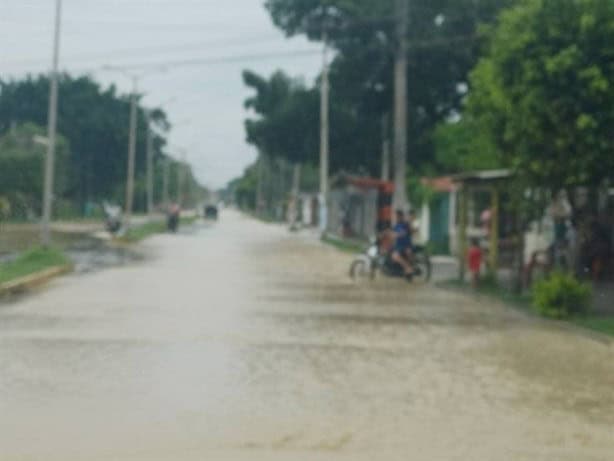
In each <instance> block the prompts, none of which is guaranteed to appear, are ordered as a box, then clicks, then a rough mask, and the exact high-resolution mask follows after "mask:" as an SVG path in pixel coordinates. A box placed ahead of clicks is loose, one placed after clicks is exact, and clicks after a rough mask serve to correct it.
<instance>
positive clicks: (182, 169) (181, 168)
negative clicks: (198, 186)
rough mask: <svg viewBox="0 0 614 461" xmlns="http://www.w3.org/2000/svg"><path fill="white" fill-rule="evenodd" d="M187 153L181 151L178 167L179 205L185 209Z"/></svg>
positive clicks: (183, 150)
mask: <svg viewBox="0 0 614 461" xmlns="http://www.w3.org/2000/svg"><path fill="white" fill-rule="evenodd" d="M186 155H187V154H186V151H185V149H182V150H181V161H180V162H179V163H178V165H177V204H178V205H179V206H180V207H183V199H184V190H183V188H184V182H185V179H186V176H187V164H186V161H187V160H186Z"/></svg>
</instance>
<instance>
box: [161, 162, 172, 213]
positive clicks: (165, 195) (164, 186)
mask: <svg viewBox="0 0 614 461" xmlns="http://www.w3.org/2000/svg"><path fill="white" fill-rule="evenodd" d="M169 173H170V161H169V159H168V158H165V159H164V171H163V172H162V206H163V207H164V209H165V210H166V209H168V177H169Z"/></svg>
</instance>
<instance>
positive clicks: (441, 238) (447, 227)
mask: <svg viewBox="0 0 614 461" xmlns="http://www.w3.org/2000/svg"><path fill="white" fill-rule="evenodd" d="M421 183H422V185H423V186H424V187H426V188H427V189H429V190H430V191H431V192H432V198H431V200H429V201H425V202H424V203H423V204H422V208H421V209H420V213H419V216H420V223H419V234H420V240H422V241H423V242H429V244H430V247H431V249H432V251H433V253H435V254H451V253H452V252H453V250H454V249H455V247H456V243H455V242H456V203H457V189H458V187H457V185H456V184H455V183H454V181H453V180H452V178H451V177H450V176H442V177H439V178H422V180H421Z"/></svg>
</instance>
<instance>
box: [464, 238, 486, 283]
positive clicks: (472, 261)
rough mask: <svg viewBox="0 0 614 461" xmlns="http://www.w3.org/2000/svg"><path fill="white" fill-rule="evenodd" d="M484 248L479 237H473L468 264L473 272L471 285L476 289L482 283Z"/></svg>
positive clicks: (468, 253)
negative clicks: (481, 246)
mask: <svg viewBox="0 0 614 461" xmlns="http://www.w3.org/2000/svg"><path fill="white" fill-rule="evenodd" d="M482 256H483V254H482V248H480V241H479V239H477V238H472V239H471V246H470V247H469V251H468V252H467V264H468V266H469V272H471V286H473V289H474V290H476V289H477V288H478V285H479V284H480V272H481V270H482Z"/></svg>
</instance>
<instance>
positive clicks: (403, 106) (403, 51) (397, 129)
mask: <svg viewBox="0 0 614 461" xmlns="http://www.w3.org/2000/svg"><path fill="white" fill-rule="evenodd" d="M396 17H397V41H398V44H397V51H396V58H395V63H394V185H395V190H394V197H393V206H394V208H395V209H407V207H408V201H407V192H406V190H405V182H406V172H407V51H408V41H407V31H408V22H409V0H396Z"/></svg>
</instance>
